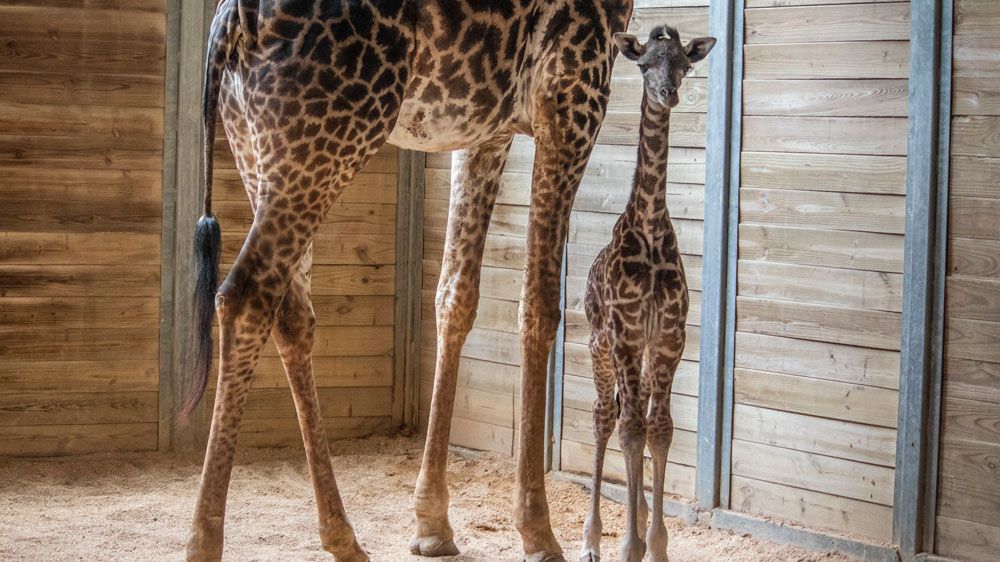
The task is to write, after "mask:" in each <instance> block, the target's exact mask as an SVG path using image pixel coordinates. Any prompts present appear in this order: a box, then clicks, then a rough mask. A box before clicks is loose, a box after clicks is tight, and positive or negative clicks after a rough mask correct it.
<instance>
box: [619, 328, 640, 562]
mask: <svg viewBox="0 0 1000 562" xmlns="http://www.w3.org/2000/svg"><path fill="white" fill-rule="evenodd" d="M622 334H624V331H619V334H617V337H618V338H619V339H620V340H622V341H616V342H614V343H613V344H612V358H613V361H614V364H615V371H616V372H617V378H618V393H619V396H620V400H621V417H620V419H619V422H618V438H619V441H620V443H621V448H622V455H623V456H624V457H625V480H626V484H627V489H628V505H627V507H626V525H625V536H624V538H623V540H622V543H621V545H620V547H619V560H621V561H622V562H639V561H640V560H642V557H643V556H644V555H645V553H646V545H645V543H644V542H643V541H642V538H641V535H640V531H642V530H644V529H642V526H643V524H644V523H643V521H642V519H643V514H642V512H643V509H642V508H644V507H646V499H645V491H644V486H643V479H642V473H643V452H644V451H645V449H646V401H645V400H642V391H641V390H640V387H641V378H642V355H641V354H642V351H641V350H640V349H638V348H636V346H634V345H630V344H628V343H627V341H626V338H624V337H622ZM640 505H641V506H642V507H640Z"/></svg>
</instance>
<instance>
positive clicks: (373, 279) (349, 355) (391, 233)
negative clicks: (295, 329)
mask: <svg viewBox="0 0 1000 562" xmlns="http://www.w3.org/2000/svg"><path fill="white" fill-rule="evenodd" d="M396 156H397V150H396V148H395V147H393V146H388V145H387V146H386V147H385V148H383V149H382V150H381V151H380V152H379V153H378V154H377V155H376V156H375V157H374V158H373V159H372V161H371V162H369V163H368V166H367V167H366V168H365V170H364V171H363V172H362V173H361V174H359V175H358V177H357V179H356V180H355V182H354V185H352V186H351V187H349V188H347V189H346V190H345V191H344V193H343V195H341V197H340V199H339V200H338V201H337V203H336V204H335V205H334V207H333V209H331V211H330V214H329V215H328V216H327V218H326V220H325V221H324V223H323V226H322V227H320V230H319V233H318V234H317V236H316V239H315V241H314V242H313V272H312V293H313V308H314V310H315V312H316V324H317V328H316V343H315V347H314V349H313V371H314V375H315V378H316V386H317V389H318V391H319V398H320V408H321V410H322V412H323V417H324V419H325V420H326V427H327V436H328V437H330V438H331V439H334V438H344V437H356V436H361V435H368V434H371V433H375V432H377V431H382V430H387V429H389V428H391V427H393V421H392V417H391V415H392V406H393V402H392V397H393V384H394V377H393V351H394V350H393V321H394V314H395V308H394V307H395V294H396V269H395V262H396V189H397V182H398V166H397V158H396ZM215 186H216V187H215V191H214V193H213V198H214V202H213V208H214V210H215V212H216V214H217V215H218V217H219V221H220V224H221V225H222V241H223V250H222V262H221V263H222V272H223V275H224V274H225V273H226V272H228V270H229V267H230V266H231V265H232V263H233V261H234V260H235V259H236V255H237V253H238V252H239V249H240V247H241V246H242V245H243V240H244V238H245V237H246V233H247V230H248V229H249V228H250V224H251V222H252V221H253V213H252V212H251V209H250V203H249V201H248V200H247V195H246V192H245V191H244V189H243V183H242V181H241V180H240V177H239V174H238V173H237V171H236V165H235V162H234V160H233V156H232V153H231V152H230V150H229V144H228V141H227V140H226V137H225V132H224V131H223V130H222V127H221V123H220V126H219V127H218V128H217V137H216V168H215ZM215 332H216V339H215V341H216V342H218V337H217V336H218V329H216V330H215ZM217 355H218V352H216V356H217ZM399 382H400V384H401V383H402V381H399ZM214 388H215V379H214V377H213V379H212V381H211V385H210V391H209V393H208V395H207V397H206V402H207V403H208V404H207V407H208V408H209V410H208V411H209V412H210V411H211V406H212V400H213V398H214ZM206 418H207V421H208V423H210V422H211V415H208V416H206ZM240 431H241V437H240V440H241V441H240V442H241V443H242V444H248V445H256V446H301V443H302V439H301V437H300V434H299V426H298V422H297V420H296V415H295V405H294V403H293V402H292V395H291V392H290V391H289V389H288V381H287V379H286V378H285V371H284V368H283V367H282V364H281V359H280V358H279V357H278V352H277V350H276V348H275V346H274V342H273V341H269V342H268V343H267V347H266V348H265V351H264V354H263V355H262V357H261V360H260V364H259V365H258V367H257V374H256V376H255V378H254V381H253V387H252V388H251V390H250V396H249V398H248V399H247V409H246V413H245V414H244V416H243V424H242V426H241V428H240Z"/></svg>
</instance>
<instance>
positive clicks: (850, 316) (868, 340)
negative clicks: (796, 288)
mask: <svg viewBox="0 0 1000 562" xmlns="http://www.w3.org/2000/svg"><path fill="white" fill-rule="evenodd" d="M901 317H902V315H901V314H900V313H897V312H887V311H877V310H868V309H864V308H848V307H843V306H829V305H821V304H811V303H800V302H791V301H773V300H770V299H762V298H756V297H746V296H739V297H737V299H736V329H737V330H739V331H741V332H751V333H756V334H767V335H772V336H783V337H792V338H798V339H805V340H813V341H823V342H829V343H839V344H845V345H856V346H865V347H874V348H877V349H887V350H894V351H898V350H899V346H900V341H899V338H900V323H901Z"/></svg>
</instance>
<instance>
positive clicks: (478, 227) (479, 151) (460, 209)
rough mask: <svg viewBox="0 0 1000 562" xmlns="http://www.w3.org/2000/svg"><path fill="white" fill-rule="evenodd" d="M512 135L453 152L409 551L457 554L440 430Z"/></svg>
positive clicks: (448, 411) (445, 432)
mask: <svg viewBox="0 0 1000 562" xmlns="http://www.w3.org/2000/svg"><path fill="white" fill-rule="evenodd" d="M511 139H512V137H511V136H510V135H503V136H501V137H498V138H496V139H493V140H490V141H488V142H486V143H484V144H481V145H479V146H477V147H475V148H471V149H468V150H463V151H459V152H457V153H455V155H454V157H453V158H454V160H453V163H452V186H451V201H450V203H449V209H448V230H447V233H446V235H445V247H444V257H443V258H442V261H441V277H440V280H439V281H438V290H437V297H436V299H435V300H436V303H435V304H436V314H437V342H438V345H437V366H436V368H435V374H434V392H433V395H432V398H431V413H430V421H429V425H428V427H427V442H426V444H425V446H424V457H423V461H422V463H421V465H420V475H419V476H418V477H417V486H416V490H415V491H414V510H415V511H416V516H417V528H416V534H415V536H414V538H413V540H412V541H411V542H410V552H411V553H413V554H418V555H423V556H451V555H455V554H458V547H457V546H456V545H455V541H454V531H453V530H452V528H451V525H450V524H449V523H448V484H447V480H446V471H447V462H448V436H449V434H450V432H451V416H452V412H453V411H454V404H455V385H456V383H457V379H458V362H459V355H460V354H461V351H462V346H463V345H464V344H465V338H466V336H468V334H469V331H470V330H471V329H472V323H473V321H474V320H475V318H476V307H477V306H478V305H479V270H480V266H481V265H482V260H483V249H484V247H485V244H486V231H487V230H488V229H489V226H490V216H491V214H492V212H493V204H494V202H495V201H496V197H497V191H498V190H499V189H500V177H501V175H502V173H503V168H504V165H505V163H506V161H507V154H508V152H509V151H510V144H511Z"/></svg>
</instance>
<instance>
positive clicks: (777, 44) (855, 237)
mask: <svg viewBox="0 0 1000 562" xmlns="http://www.w3.org/2000/svg"><path fill="white" fill-rule="evenodd" d="M817 4H824V5H817ZM743 15H744V41H745V45H744V50H743V57H744V58H743V65H744V66H743V69H744V75H743V84H742V86H743V115H742V152H741V154H740V158H741V165H740V189H739V230H738V254H739V259H738V263H737V274H736V275H737V287H736V295H737V300H736V334H735V361H734V373H733V376H734V402H735V404H734V411H733V428H732V443H731V451H732V454H731V466H730V467H729V468H730V470H731V487H730V505H729V506H728V507H729V508H730V509H733V510H736V511H740V512H745V513H749V514H753V515H760V516H767V517H774V518H776V519H780V520H785V521H790V522H793V523H799V524H805V525H808V526H812V527H817V528H821V529H826V530H831V531H835V532H839V533H845V534H852V535H854V536H860V537H866V538H867V539H869V540H871V539H874V540H877V541H885V542H889V541H891V539H892V505H893V485H894V463H895V450H896V444H895V440H896V425H897V420H896V418H897V405H898V381H899V362H900V361H899V359H900V358H899V349H900V323H901V310H902V286H903V281H902V275H901V273H902V271H903V234H904V233H903V227H904V208H905V202H906V201H905V171H906V151H907V94H908V91H907V75H908V73H909V42H908V37H909V32H910V5H909V2H849V3H848V2H834V1H830V2H816V1H815V0H747V2H746V8H745V11H744V14H743ZM723 507H726V506H723Z"/></svg>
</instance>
